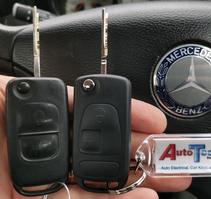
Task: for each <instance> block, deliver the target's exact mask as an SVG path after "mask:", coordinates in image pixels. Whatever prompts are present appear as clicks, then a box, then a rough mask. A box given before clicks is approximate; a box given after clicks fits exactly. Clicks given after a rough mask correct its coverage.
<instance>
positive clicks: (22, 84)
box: [17, 82, 31, 94]
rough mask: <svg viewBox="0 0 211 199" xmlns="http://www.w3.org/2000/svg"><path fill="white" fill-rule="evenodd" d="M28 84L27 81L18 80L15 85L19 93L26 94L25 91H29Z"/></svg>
mask: <svg viewBox="0 0 211 199" xmlns="http://www.w3.org/2000/svg"><path fill="white" fill-rule="evenodd" d="M30 88H31V87H30V85H29V83H27V82H20V83H18V85H17V91H18V92H19V93H21V94H26V93H28V92H29V90H30Z"/></svg>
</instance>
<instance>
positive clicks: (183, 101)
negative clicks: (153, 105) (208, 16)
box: [152, 44, 211, 117]
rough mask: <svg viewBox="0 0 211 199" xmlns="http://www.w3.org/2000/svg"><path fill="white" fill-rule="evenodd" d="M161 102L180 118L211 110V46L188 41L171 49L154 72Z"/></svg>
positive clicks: (156, 90) (158, 101)
mask: <svg viewBox="0 0 211 199" xmlns="http://www.w3.org/2000/svg"><path fill="white" fill-rule="evenodd" d="M152 88H153V94H154V96H155V99H156V101H157V103H158V104H159V105H161V106H162V107H164V108H165V110H167V111H168V112H169V113H171V114H173V115H176V116H180V117H196V116H200V115H203V114H205V113H206V112H208V111H209V110H210V109H211V49H210V48H208V47H205V46H202V45H197V44H186V45H182V46H178V47H177V48H174V49H173V50H171V51H170V52H168V53H167V54H166V55H165V56H164V57H163V58H162V59H161V61H160V62H159V63H158V65H157V66H156V68H155V71H154V74H153V87H152Z"/></svg>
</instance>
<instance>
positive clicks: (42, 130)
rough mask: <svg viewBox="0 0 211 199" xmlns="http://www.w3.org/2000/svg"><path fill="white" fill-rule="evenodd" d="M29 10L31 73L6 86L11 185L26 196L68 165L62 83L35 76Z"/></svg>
mask: <svg viewBox="0 0 211 199" xmlns="http://www.w3.org/2000/svg"><path fill="white" fill-rule="evenodd" d="M33 15H34V17H33V18H34V20H33V22H34V23H33V24H34V26H33V27H34V34H33V35H34V45H33V46H34V74H35V77H29V78H16V79H13V80H11V81H10V82H9V83H8V85H7V90H6V106H7V107H6V108H7V132H8V156H9V164H10V173H11V178H12V182H13V184H14V187H15V189H16V190H17V191H18V192H19V193H21V194H23V195H26V196H36V195H44V194H48V193H51V192H54V191H57V190H58V189H60V188H61V187H62V183H64V182H66V180H67V177H68V169H69V167H68V166H69V161H68V158H69V153H68V151H69V148H68V140H69V136H68V133H69V132H68V111H67V91H66V86H65V84H64V83H63V81H62V80H60V79H57V78H39V77H40V56H39V32H38V18H39V15H38V13H37V11H36V7H35V8H34V13H33ZM44 184H51V186H50V187H47V188H46V189H42V190H40V189H36V190H34V191H29V190H28V189H27V188H26V187H33V186H38V185H44ZM30 190H31V189H30Z"/></svg>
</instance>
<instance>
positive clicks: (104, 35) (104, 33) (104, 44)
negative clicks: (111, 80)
mask: <svg viewBox="0 0 211 199" xmlns="http://www.w3.org/2000/svg"><path fill="white" fill-rule="evenodd" d="M107 57H108V13H107V12H106V11H105V8H103V9H102V27H101V74H107Z"/></svg>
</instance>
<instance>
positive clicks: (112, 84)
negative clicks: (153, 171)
mask: <svg viewBox="0 0 211 199" xmlns="http://www.w3.org/2000/svg"><path fill="white" fill-rule="evenodd" d="M74 103H75V105H74V134H73V173H74V175H75V178H76V182H77V183H78V184H79V185H80V186H81V187H82V188H84V189H86V190H88V191H95V192H107V191H108V189H119V188H122V187H123V186H124V185H125V183H126V181H127V177H128V172H129V159H130V154H129V153H130V106H131V86H130V81H129V80H128V79H126V78H124V77H120V76H115V75H88V76H82V77H80V78H78V79H77V80H76V83H75V97H74ZM91 182H98V183H99V182H102V183H103V184H105V185H106V186H105V187H104V186H103V187H100V188H94V187H93V186H91V184H92V183H91ZM104 182H105V183H104ZM111 184H115V186H112V187H111V186H110V185H111Z"/></svg>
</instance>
